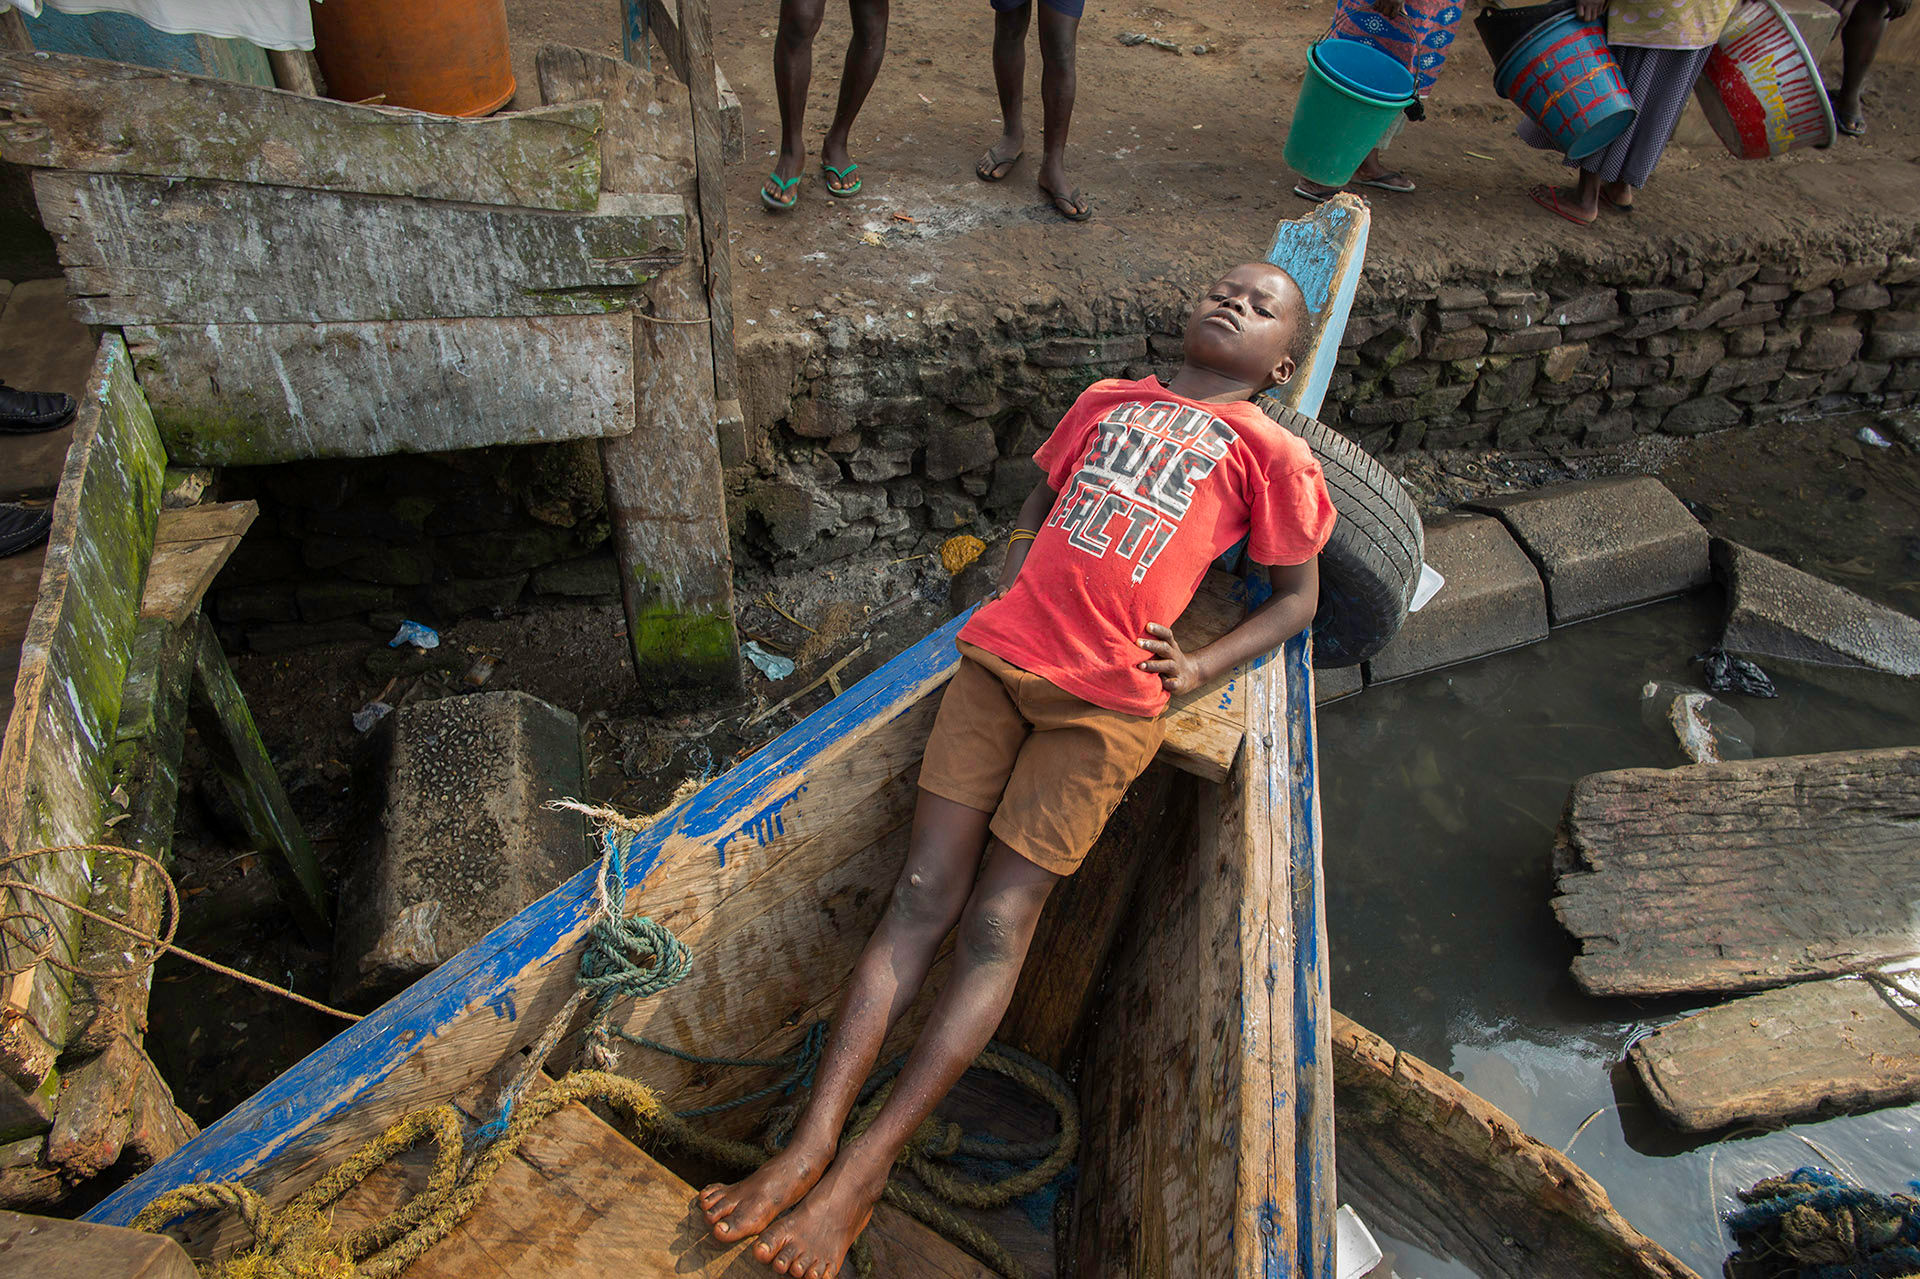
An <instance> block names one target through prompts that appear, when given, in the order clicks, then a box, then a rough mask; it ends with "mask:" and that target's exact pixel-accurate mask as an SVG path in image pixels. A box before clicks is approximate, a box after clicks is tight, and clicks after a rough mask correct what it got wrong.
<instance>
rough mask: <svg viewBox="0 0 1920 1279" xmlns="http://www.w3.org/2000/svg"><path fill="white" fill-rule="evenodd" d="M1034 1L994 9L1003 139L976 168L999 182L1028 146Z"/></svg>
mask: <svg viewBox="0 0 1920 1279" xmlns="http://www.w3.org/2000/svg"><path fill="white" fill-rule="evenodd" d="M1032 16H1033V4H1032V3H1031V0H1029V3H1027V4H1023V5H1021V6H1020V7H1019V8H1018V9H996V10H994V12H993V87H994V88H995V89H996V90H998V91H999V94H1000V121H1001V129H1000V140H999V141H998V142H996V143H994V144H993V145H992V146H990V147H988V148H987V153H986V154H985V155H983V156H981V157H980V162H979V163H978V164H976V165H974V167H973V171H974V173H975V174H977V175H978V176H979V177H980V178H981V179H983V180H984V181H987V182H998V181H999V180H1000V179H1001V178H1004V177H1006V176H1007V170H1008V169H1011V168H1012V167H1013V162H1014V161H1015V160H1017V159H1019V158H1020V153H1021V152H1022V151H1024V150H1025V149H1026V146H1027V123H1026V118H1027V104H1026V96H1027V25H1028V22H1029V20H1030V19H1031V18H1032Z"/></svg>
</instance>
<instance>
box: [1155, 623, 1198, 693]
mask: <svg viewBox="0 0 1920 1279" xmlns="http://www.w3.org/2000/svg"><path fill="white" fill-rule="evenodd" d="M1139 644H1140V647H1141V648H1144V649H1146V650H1147V651H1148V652H1149V653H1152V654H1153V655H1154V660H1152V661H1150V662H1142V663H1140V669H1141V670H1143V671H1146V672H1147V673H1149V674H1151V675H1158V676H1159V677H1160V687H1161V688H1163V689H1165V690H1166V691H1167V693H1168V694H1169V695H1170V696H1176V697H1177V696H1178V695H1180V694H1181V693H1187V692H1191V691H1193V690H1194V689H1196V688H1199V687H1200V685H1201V684H1202V683H1204V682H1205V681H1204V679H1203V678H1202V673H1201V670H1200V664H1199V663H1198V662H1196V661H1194V660H1193V658H1191V657H1189V656H1188V655H1187V654H1186V652H1185V650H1183V649H1182V648H1181V647H1180V644H1179V642H1178V641H1177V640H1175V639H1174V638H1173V632H1172V631H1170V630H1168V629H1167V628H1166V627H1164V626H1162V625H1160V623H1158V622H1148V623H1147V633H1146V634H1145V635H1144V636H1142V637H1141V638H1140V640H1139Z"/></svg>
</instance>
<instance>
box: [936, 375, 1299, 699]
mask: <svg viewBox="0 0 1920 1279" xmlns="http://www.w3.org/2000/svg"><path fill="white" fill-rule="evenodd" d="M1033 460H1034V461H1035V462H1037V463H1038V464H1039V465H1040V466H1041V467H1042V468H1043V469H1044V470H1045V471H1046V473H1047V485H1048V487H1050V488H1052V489H1053V490H1054V491H1055V492H1057V493H1058V494H1059V497H1058V498H1056V499H1055V501H1054V504H1053V510H1052V511H1051V512H1050V513H1049V514H1048V516H1047V519H1046V522H1045V523H1044V524H1043V525H1042V526H1041V528H1040V532H1039V536H1037V537H1036V538H1035V539H1034V542H1033V545H1032V546H1031V547H1029V548H1028V551H1027V559H1026V562H1025V563H1024V564H1023V565H1021V568H1020V575H1019V576H1018V577H1017V578H1015V579H1014V583H1013V588H1012V589H1011V590H1009V591H1008V592H1007V594H1006V595H1005V596H1004V597H1002V598H1000V599H998V600H994V601H992V602H991V603H988V604H984V605H982V606H981V608H980V609H979V611H978V612H976V613H975V614H974V615H973V617H972V618H971V619H970V620H969V621H968V622H967V624H966V626H965V627H963V628H962V629H961V631H960V636H959V637H960V638H961V639H963V640H965V641H966V642H967V643H969V644H973V645H975V646H977V647H979V648H983V649H985V650H986V651H987V652H989V653H992V654H993V655H994V656H996V657H999V658H1001V659H1003V660H1005V661H1008V662H1011V663H1013V664H1014V665H1015V666H1018V667H1020V668H1021V669H1022V670H1025V671H1031V672H1032V673H1033V674H1035V675H1038V676H1040V677H1042V678H1043V679H1047V680H1050V681H1052V682H1053V683H1055V684H1057V685H1059V686H1060V687H1061V688H1064V689H1066V690H1067V691H1068V692H1070V693H1072V694H1074V695H1075V696H1077V697H1082V698H1085V699H1086V700H1087V701H1089V702H1092V703H1093V704H1094V705H1096V706H1104V707H1107V708H1108V709H1110V710H1116V711H1124V712H1126V713H1128V714H1131V715H1158V714H1159V713H1160V712H1161V710H1163V709H1164V708H1165V707H1166V704H1167V694H1166V692H1165V691H1164V690H1163V689H1162V688H1161V687H1160V677H1159V676H1158V675H1154V674H1151V673H1149V672H1147V671H1143V670H1141V669H1140V668H1139V664H1140V663H1141V662H1143V661H1150V660H1152V654H1150V653H1148V652H1147V651H1146V650H1145V649H1143V648H1141V647H1140V645H1139V643H1138V640H1139V639H1140V637H1141V636H1143V635H1145V634H1146V633H1147V623H1148V622H1159V623H1161V624H1162V625H1164V626H1171V625H1173V622H1174V619H1176V618H1178V617H1179V616H1180V614H1182V613H1184V612H1185V611H1186V608H1187V605H1188V604H1190V603H1192V602H1193V595H1194V592H1195V591H1197V590H1198V589H1199V588H1200V579H1201V578H1202V577H1204V576H1205V575H1206V572H1207V568H1208V567H1209V566H1210V565H1211V564H1212V563H1213V561H1214V560H1215V559H1216V558H1218V557H1219V556H1220V554H1221V553H1222V552H1224V551H1225V550H1227V549H1228V548H1229V547H1231V546H1232V545H1233V544H1234V543H1236V542H1238V541H1239V540H1240V539H1241V538H1243V537H1246V538H1248V539H1249V541H1248V544H1247V553H1248V555H1249V556H1251V557H1252V558H1253V559H1254V560H1255V561H1256V562H1257V563H1261V564H1304V563H1306V562H1307V561H1308V560H1310V559H1312V558H1313V557H1314V556H1315V555H1318V554H1319V553H1320V548H1321V547H1323V546H1325V545H1326V542H1327V537H1328V535H1329V534H1330V533H1332V531H1333V519H1334V511H1333V499H1332V498H1330V497H1328V496H1327V485H1326V480H1325V478H1324V477H1323V476H1322V475H1321V473H1320V464H1319V463H1318V462H1316V461H1314V458H1313V453H1312V451H1311V450H1310V449H1308V448H1307V445H1306V442H1305V441H1303V440H1302V439H1300V437H1299V436H1297V435H1294V434H1293V433H1292V432H1290V431H1288V430H1287V429H1286V428H1284V427H1282V426H1280V425H1279V424H1278V423H1276V422H1275V421H1273V419H1271V418H1269V417H1268V416H1267V415H1266V414H1265V413H1262V412H1261V411H1260V410H1259V409H1257V408H1255V407H1254V406H1253V405H1252V404H1251V403H1248V402H1245V401H1241V402H1237V403H1232V404H1203V403H1201V402H1199V401H1197V400H1189V399H1186V398H1184V397H1182V396H1178V395H1175V394H1173V392H1171V391H1168V390H1167V389H1166V388H1164V387H1162V386H1161V385H1160V382H1159V380H1158V379H1156V378H1151V377H1149V378H1144V379H1142V380H1141V381H1138V382H1124V381H1119V380H1108V381H1103V382H1096V383H1094V384H1093V386H1091V387H1089V388H1088V389H1087V390H1086V391H1085V392H1084V393H1083V394H1082V395H1081V396H1080V398H1079V399H1078V400H1077V401H1075V402H1074V406H1073V408H1072V409H1070V410H1068V412H1067V415H1066V416H1065V417H1063V418H1061V419H1060V425H1059V426H1057V427H1055V428H1054V432H1053V435H1052V437H1051V438H1050V439H1048V440H1047V442H1046V443H1045V444H1044V445H1042V446H1041V447H1040V451H1039V452H1037V453H1035V454H1034V455H1033Z"/></svg>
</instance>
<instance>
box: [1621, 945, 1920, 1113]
mask: <svg viewBox="0 0 1920 1279" xmlns="http://www.w3.org/2000/svg"><path fill="white" fill-rule="evenodd" d="M1880 980H1881V981H1885V980H1886V979H1884V978H1882V979H1880ZM1906 984H1907V986H1908V987H1911V986H1912V984H1913V983H1912V981H1911V975H1910V974H1909V975H1908V979H1907V982H1906ZM1627 1059H1628V1060H1629V1061H1631V1062H1632V1063H1633V1068H1634V1069H1635V1070H1637V1071H1639V1072H1640V1082H1641V1083H1643V1084H1645V1085H1646V1088H1647V1094H1648V1095H1649V1096H1650V1097H1652V1098H1653V1104H1654V1105H1656V1106H1658V1107H1659V1108H1660V1113H1661V1114H1663V1115H1665V1116H1666V1117H1667V1120H1668V1121H1669V1122H1670V1123H1672V1124H1674V1125H1675V1126H1676V1127H1679V1128H1683V1129H1686V1130H1687V1131H1689V1132H1706V1131H1708V1130H1710V1129H1714V1128H1723V1127H1725V1126H1726V1125H1728V1124H1734V1123H1749V1124H1762V1125H1765V1126H1767V1127H1774V1126H1777V1125H1780V1124H1784V1123H1788V1122H1790V1121H1792V1120H1798V1119H1813V1118H1817V1117H1820V1116H1824V1115H1831V1114H1836V1113H1839V1112H1842V1111H1849V1110H1866V1109H1870V1108H1871V1107H1874V1106H1891V1105H1895V1104H1897V1103H1900V1102H1906V1101H1912V1100H1914V1099H1915V1098H1920V1012H1916V1011H1915V1006H1914V1000H1913V999H1912V998H1910V997H1908V996H1906V995H1903V994H1901V993H1900V992H1899V990H1898V989H1896V988H1892V987H1890V986H1888V985H1882V984H1879V982H1877V981H1875V980H1873V979H1869V978H1865V977H1839V978H1835V979H1834V980H1832V981H1817V982H1816V981H1810V982H1802V983H1800V984H1799V985H1794V986H1788V987H1785V988H1784V989H1781V990H1770V991H1767V992H1766V993H1764V994H1760V995H1750V996H1748V997H1747V998H1745V999H1736V1000H1733V1001H1732V1002H1731V1003H1726V1004H1721V1005H1720V1006H1719V1007H1717V1008H1709V1009H1707V1010H1706V1011H1705V1012H1702V1013H1696V1014H1694V1015H1693V1016H1691V1017H1686V1018H1683V1019H1681V1020H1680V1021H1677V1022H1674V1023H1673V1024H1672V1025H1670V1026H1665V1027H1662V1028H1661V1029H1660V1030H1657V1031H1655V1032H1654V1033H1653V1034H1651V1035H1648V1036H1646V1037H1645V1038H1644V1039H1639V1040H1636V1041H1635V1042H1634V1045H1633V1047H1632V1048H1629V1049H1628V1050H1627Z"/></svg>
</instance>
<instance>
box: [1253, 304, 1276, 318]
mask: <svg viewBox="0 0 1920 1279" xmlns="http://www.w3.org/2000/svg"><path fill="white" fill-rule="evenodd" d="M1253 309H1254V311H1255V312H1257V313H1258V314H1260V315H1264V316H1266V317H1267V318H1268V319H1269V320H1271V319H1272V318H1273V312H1271V311H1269V310H1267V308H1266V307H1264V306H1256V307H1254V308H1253Z"/></svg>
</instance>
